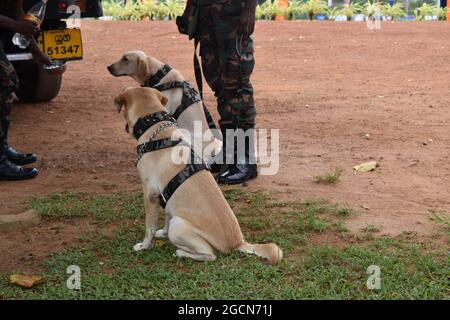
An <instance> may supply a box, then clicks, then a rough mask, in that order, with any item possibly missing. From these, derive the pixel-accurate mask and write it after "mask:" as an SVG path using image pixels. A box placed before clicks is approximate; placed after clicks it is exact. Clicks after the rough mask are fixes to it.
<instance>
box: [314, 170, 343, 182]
mask: <svg viewBox="0 0 450 320" xmlns="http://www.w3.org/2000/svg"><path fill="white" fill-rule="evenodd" d="M342 173H343V171H342V169H339V168H336V169H334V170H333V171H330V172H326V173H325V174H323V175H319V176H315V177H314V181H315V182H317V183H323V184H334V183H336V182H338V181H339V178H340V177H341V176H342Z"/></svg>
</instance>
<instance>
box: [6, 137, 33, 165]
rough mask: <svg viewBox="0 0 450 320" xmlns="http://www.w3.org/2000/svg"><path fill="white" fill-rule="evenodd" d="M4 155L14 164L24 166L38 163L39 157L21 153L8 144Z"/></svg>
mask: <svg viewBox="0 0 450 320" xmlns="http://www.w3.org/2000/svg"><path fill="white" fill-rule="evenodd" d="M4 148H5V151H4V154H5V155H6V157H7V158H8V160H9V161H11V162H12V163H14V164H16V165H19V166H23V165H25V164H30V163H34V162H36V161H37V157H36V155H35V154H34V153H20V152H17V151H16V150H15V149H14V148H11V147H10V146H9V145H8V144H7V143H6V144H5V146H4Z"/></svg>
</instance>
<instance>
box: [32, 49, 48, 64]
mask: <svg viewBox="0 0 450 320" xmlns="http://www.w3.org/2000/svg"><path fill="white" fill-rule="evenodd" d="M33 57H34V61H36V63H37V64H38V65H41V66H49V65H51V64H52V59H50V57H49V56H48V55H46V54H45V53H43V52H42V51H41V50H40V49H37V50H34V52H33Z"/></svg>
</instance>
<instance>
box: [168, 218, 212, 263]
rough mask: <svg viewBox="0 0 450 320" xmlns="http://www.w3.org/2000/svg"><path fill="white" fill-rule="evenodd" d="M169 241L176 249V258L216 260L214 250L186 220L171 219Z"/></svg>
mask: <svg viewBox="0 0 450 320" xmlns="http://www.w3.org/2000/svg"><path fill="white" fill-rule="evenodd" d="M169 239H170V241H172V243H173V244H174V245H175V246H176V247H177V248H178V250H177V251H176V256H177V257H179V258H191V259H194V260H199V261H212V260H216V255H215V254H214V249H213V248H212V247H211V245H210V244H209V243H208V242H207V241H206V240H205V239H204V238H203V237H201V236H200V235H199V234H198V233H197V232H195V228H194V227H193V226H192V225H191V224H190V223H189V222H187V221H186V220H184V219H182V218H179V217H173V218H172V219H171V220H170V224H169Z"/></svg>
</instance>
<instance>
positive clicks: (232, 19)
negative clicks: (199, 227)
mask: <svg viewBox="0 0 450 320" xmlns="http://www.w3.org/2000/svg"><path fill="white" fill-rule="evenodd" d="M260 2H261V1H260ZM256 5H257V0H216V1H214V0H188V3H187V7H186V10H185V13H184V15H183V18H184V20H186V21H187V24H188V34H189V36H190V37H191V38H192V37H194V38H195V39H196V41H198V42H199V43H200V56H201V62H202V69H203V75H204V77H205V79H206V81H207V83H208V85H209V86H210V87H211V89H212V90H213V91H214V94H215V96H216V99H217V108H218V112H219V115H220V121H219V124H220V128H221V130H222V136H223V141H224V148H223V150H224V154H223V158H224V159H226V164H224V165H222V166H221V170H220V173H219V176H218V182H219V183H223V184H238V183H242V182H245V181H247V180H250V179H253V178H256V176H257V168H256V159H255V156H254V148H253V142H252V143H250V142H249V141H250V139H253V131H254V130H253V129H254V128H255V118H256V108H255V101H254V99H253V87H252V84H251V82H250V76H251V74H252V72H253V68H254V65H255V60H254V55H253V39H252V37H251V34H252V33H253V30H254V27H255V11H256ZM180 29H181V28H180ZM236 129H242V130H243V131H244V132H245V133H246V134H247V139H246V141H245V150H237V149H238V144H237V141H236V140H235V138H233V137H232V136H231V137H230V135H229V134H228V135H227V134H226V133H227V132H228V133H229V132H230V130H233V131H234V130H236ZM241 132H242V131H241ZM230 144H233V146H232V149H233V151H231V152H232V153H234V156H233V154H228V155H227V152H226V150H227V148H228V150H230V149H231V148H230ZM228 153H230V152H228ZM230 159H231V161H230Z"/></svg>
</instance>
